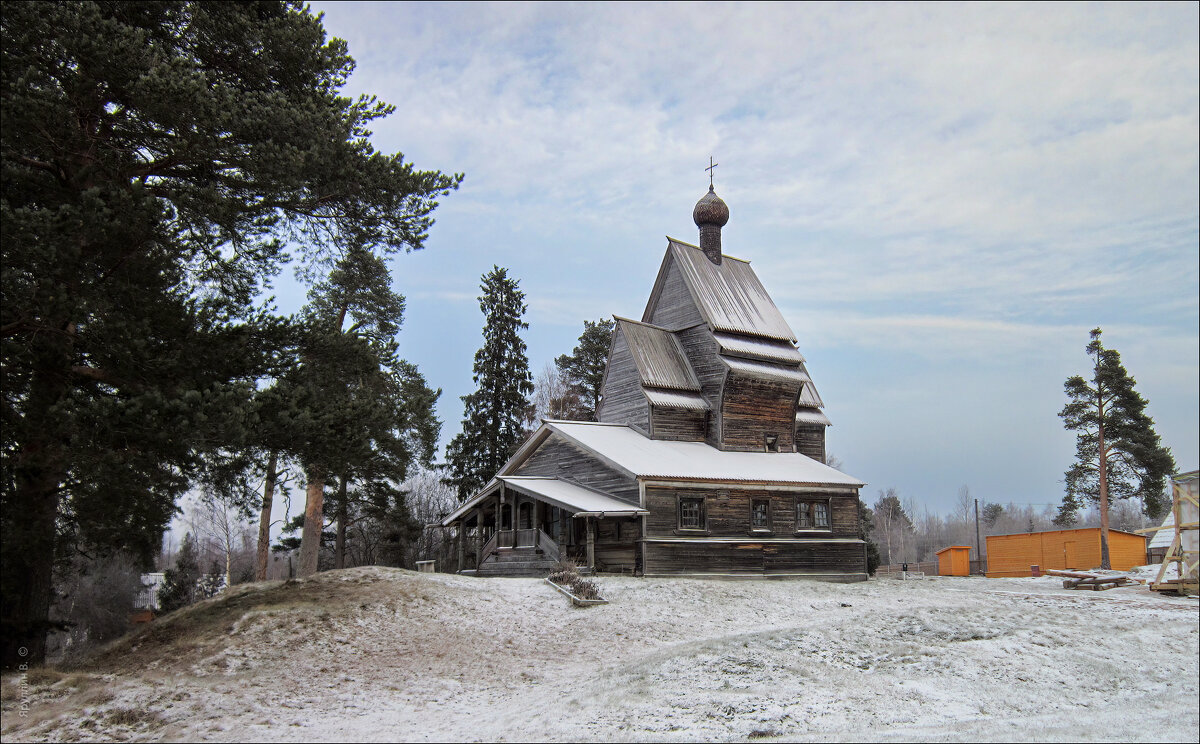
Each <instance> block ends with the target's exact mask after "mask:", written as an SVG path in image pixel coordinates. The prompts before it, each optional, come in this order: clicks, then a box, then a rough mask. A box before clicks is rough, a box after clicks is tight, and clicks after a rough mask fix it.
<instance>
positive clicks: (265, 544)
mask: <svg viewBox="0 0 1200 744" xmlns="http://www.w3.org/2000/svg"><path fill="white" fill-rule="evenodd" d="M278 463H279V453H278V452H276V451H275V450H271V454H270V456H269V457H268V458H267V478H266V483H265V485H264V486H263V500H262V512H261V515H260V516H259V519H258V554H257V555H256V556H255V564H254V580H255V581H266V580H267V564H268V563H269V561H270V556H271V505H272V502H273V501H274V500H275V477H276V475H277V473H276V472H275V466H276V465H277V464H278Z"/></svg>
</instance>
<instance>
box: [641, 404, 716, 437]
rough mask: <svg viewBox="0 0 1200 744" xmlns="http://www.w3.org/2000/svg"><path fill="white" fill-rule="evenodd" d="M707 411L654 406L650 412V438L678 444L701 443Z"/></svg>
mask: <svg viewBox="0 0 1200 744" xmlns="http://www.w3.org/2000/svg"><path fill="white" fill-rule="evenodd" d="M707 420H708V411H693V410H690V409H682V408H662V407H661V406H655V407H654V408H653V409H652V410H651V411H650V436H651V437H652V438H653V439H670V440H674V441H679V442H703V441H704V435H705V432H706V422H707Z"/></svg>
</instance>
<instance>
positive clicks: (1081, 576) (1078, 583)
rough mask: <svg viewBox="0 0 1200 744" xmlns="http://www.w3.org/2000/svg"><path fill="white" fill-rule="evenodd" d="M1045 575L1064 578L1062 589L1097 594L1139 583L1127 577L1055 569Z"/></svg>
mask: <svg viewBox="0 0 1200 744" xmlns="http://www.w3.org/2000/svg"><path fill="white" fill-rule="evenodd" d="M1046 573H1048V574H1050V575H1051V576H1065V577H1066V578H1065V579H1063V589H1091V590H1092V591H1094V592H1099V591H1104V590H1105V589H1112V588H1114V587H1118V586H1125V585H1127V584H1135V583H1140V582H1136V581H1134V580H1133V579H1131V578H1129V577H1128V576H1098V575H1097V574H1093V573H1083V572H1081V571H1058V570H1055V569H1049V570H1047V571H1046Z"/></svg>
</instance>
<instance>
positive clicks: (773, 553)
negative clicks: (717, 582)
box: [644, 542, 867, 581]
mask: <svg viewBox="0 0 1200 744" xmlns="http://www.w3.org/2000/svg"><path fill="white" fill-rule="evenodd" d="M645 551H646V565H645V568H644V571H645V573H646V575H648V576H670V575H678V574H703V573H720V574H747V575H751V576H756V575H766V576H771V575H786V574H801V575H808V576H810V577H811V578H820V576H821V575H822V574H825V575H828V576H829V578H830V579H833V580H839V581H854V580H858V581H865V580H866V578H867V566H866V558H865V555H864V553H863V546H862V543H832V544H829V545H814V544H812V543H793V544H789V543H751V542H747V543H743V544H712V543H698V542H697V543H656V542H648V543H646V546H645Z"/></svg>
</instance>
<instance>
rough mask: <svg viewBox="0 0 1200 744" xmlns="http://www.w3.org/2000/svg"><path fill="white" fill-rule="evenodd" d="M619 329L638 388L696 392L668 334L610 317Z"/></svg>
mask: <svg viewBox="0 0 1200 744" xmlns="http://www.w3.org/2000/svg"><path fill="white" fill-rule="evenodd" d="M613 317H614V318H615V319H616V321H617V325H618V327H619V328H620V331H621V333H622V335H624V337H625V341H626V343H628V344H629V353H630V354H631V355H632V356H633V363H634V365H635V366H636V367H637V370H638V377H639V378H641V383H642V385H645V386H647V387H656V388H669V389H672V390H690V391H699V390H700V381H699V380H698V379H696V374H695V372H693V371H692V367H691V365H690V364H688V362H687V357H686V356H684V353H683V347H682V346H680V345H679V339H677V338H675V335H674V334H673V333H671V332H670V331H668V330H665V329H663V328H659V327H658V326H654V325H650V324H649V323H639V322H638V321H636V320H629V319H628V318H622V317H620V316H613Z"/></svg>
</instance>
